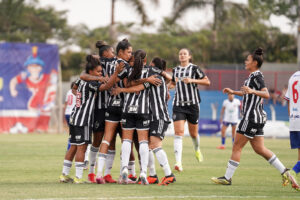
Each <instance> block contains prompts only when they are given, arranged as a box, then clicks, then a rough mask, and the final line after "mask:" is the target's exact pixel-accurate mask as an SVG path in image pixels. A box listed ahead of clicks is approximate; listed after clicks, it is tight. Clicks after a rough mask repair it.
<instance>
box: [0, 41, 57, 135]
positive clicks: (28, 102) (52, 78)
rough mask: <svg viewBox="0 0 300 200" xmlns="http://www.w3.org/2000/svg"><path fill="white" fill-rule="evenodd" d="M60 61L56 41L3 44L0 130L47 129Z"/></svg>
mask: <svg viewBox="0 0 300 200" xmlns="http://www.w3.org/2000/svg"><path fill="white" fill-rule="evenodd" d="M58 65H59V54H58V47H57V46H56V45H49V44H23V43H2V44H0V120H1V122H0V132H32V131H36V130H39V131H47V129H48V124H49V119H50V112H51V109H52V108H53V106H54V100H55V96H56V89H57V81H58V78H57V77H58Z"/></svg>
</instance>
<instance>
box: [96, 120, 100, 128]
mask: <svg viewBox="0 0 300 200" xmlns="http://www.w3.org/2000/svg"><path fill="white" fill-rule="evenodd" d="M99 125H100V124H99V122H98V121H96V122H95V128H96V129H97V128H99Z"/></svg>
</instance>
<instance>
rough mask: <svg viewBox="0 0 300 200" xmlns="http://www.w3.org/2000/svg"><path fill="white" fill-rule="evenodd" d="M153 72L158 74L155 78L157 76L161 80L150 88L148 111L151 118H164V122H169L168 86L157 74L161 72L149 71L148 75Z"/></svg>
mask: <svg viewBox="0 0 300 200" xmlns="http://www.w3.org/2000/svg"><path fill="white" fill-rule="evenodd" d="M153 69H155V68H153ZM152 72H153V70H152ZM154 72H155V71H154ZM155 74H156V75H158V76H157V77H156V78H159V79H160V80H161V81H162V84H161V85H159V86H155V85H152V86H151V88H150V111H151V116H152V120H164V121H165V122H169V121H170V117H169V113H168V87H167V84H166V82H165V79H164V78H163V77H162V76H160V75H159V74H161V73H159V72H158V73H153V74H152V73H151V72H150V73H149V76H152V75H155Z"/></svg>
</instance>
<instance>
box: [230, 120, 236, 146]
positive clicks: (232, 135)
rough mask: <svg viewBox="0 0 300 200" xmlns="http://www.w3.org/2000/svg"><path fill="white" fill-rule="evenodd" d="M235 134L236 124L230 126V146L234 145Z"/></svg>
mask: <svg viewBox="0 0 300 200" xmlns="http://www.w3.org/2000/svg"><path fill="white" fill-rule="evenodd" d="M235 133H236V124H232V125H231V138H232V144H233V143H234V138H235Z"/></svg>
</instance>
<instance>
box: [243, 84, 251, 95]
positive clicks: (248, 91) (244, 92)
mask: <svg viewBox="0 0 300 200" xmlns="http://www.w3.org/2000/svg"><path fill="white" fill-rule="evenodd" d="M241 91H242V93H243V94H253V93H254V90H252V89H251V88H249V87H248V86H242V87H241Z"/></svg>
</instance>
